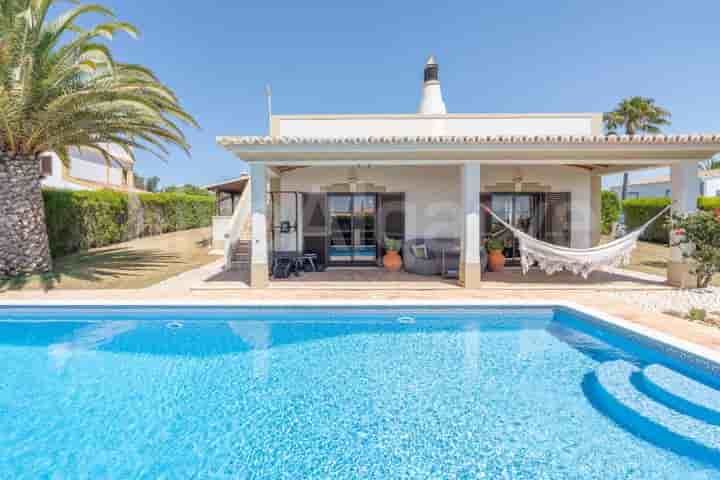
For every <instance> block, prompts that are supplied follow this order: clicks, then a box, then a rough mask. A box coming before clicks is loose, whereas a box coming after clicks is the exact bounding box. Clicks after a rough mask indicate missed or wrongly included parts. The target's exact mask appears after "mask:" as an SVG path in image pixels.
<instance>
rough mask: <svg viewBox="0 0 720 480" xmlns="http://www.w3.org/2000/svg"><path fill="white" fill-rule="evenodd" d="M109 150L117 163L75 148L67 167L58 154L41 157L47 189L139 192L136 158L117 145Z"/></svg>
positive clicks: (94, 153)
mask: <svg viewBox="0 0 720 480" xmlns="http://www.w3.org/2000/svg"><path fill="white" fill-rule="evenodd" d="M108 151H109V152H110V153H111V154H112V155H113V156H114V157H115V158H114V159H113V160H110V161H108V160H106V159H105V158H104V157H103V156H102V155H101V154H100V153H99V152H96V151H94V150H88V149H71V151H70V163H69V165H65V164H63V162H61V161H60V158H59V157H58V156H57V154H55V153H52V152H48V153H45V154H43V155H41V156H40V161H41V164H42V175H43V181H42V185H43V187H47V188H65V189H70V190H100V189H103V188H107V189H111V190H119V191H136V190H137V189H136V188H135V185H134V175H133V166H134V165H133V160H132V158H130V157H129V156H128V155H127V153H125V152H124V151H123V150H122V149H121V148H119V147H116V146H113V145H111V146H109V147H108Z"/></svg>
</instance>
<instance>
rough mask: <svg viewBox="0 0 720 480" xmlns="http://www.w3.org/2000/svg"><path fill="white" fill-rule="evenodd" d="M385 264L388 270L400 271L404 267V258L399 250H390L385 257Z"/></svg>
mask: <svg viewBox="0 0 720 480" xmlns="http://www.w3.org/2000/svg"><path fill="white" fill-rule="evenodd" d="M383 266H384V267H385V270H387V271H388V272H399V271H400V269H401V268H402V258H401V257H400V254H399V253H398V252H393V251H391V250H390V251H388V252H387V253H386V254H385V256H384V257H383Z"/></svg>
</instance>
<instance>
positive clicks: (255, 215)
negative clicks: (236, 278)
mask: <svg viewBox="0 0 720 480" xmlns="http://www.w3.org/2000/svg"><path fill="white" fill-rule="evenodd" d="M250 188H252V190H251V192H252V196H251V202H252V203H251V205H252V206H251V214H252V245H251V248H250V252H251V253H250V255H251V259H250V287H251V288H265V287H267V286H268V277H269V270H268V238H267V198H268V195H267V170H266V167H265V164H264V163H251V164H250Z"/></svg>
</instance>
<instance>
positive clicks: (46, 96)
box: [0, 0, 198, 161]
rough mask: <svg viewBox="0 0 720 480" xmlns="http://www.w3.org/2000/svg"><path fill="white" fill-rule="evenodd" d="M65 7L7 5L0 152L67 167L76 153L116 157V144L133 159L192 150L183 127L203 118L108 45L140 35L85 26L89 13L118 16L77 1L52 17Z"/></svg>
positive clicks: (0, 66) (9, 1) (0, 48)
mask: <svg viewBox="0 0 720 480" xmlns="http://www.w3.org/2000/svg"><path fill="white" fill-rule="evenodd" d="M59 3H60V0H0V150H5V151H13V152H16V153H19V154H26V155H32V154H38V153H41V152H44V151H55V152H56V153H57V154H58V156H60V158H61V159H63V160H65V161H66V160H67V158H68V155H69V153H70V152H71V151H72V150H73V149H75V148H83V149H91V150H94V151H96V152H99V153H100V154H101V155H103V157H106V158H112V156H113V154H112V151H111V149H109V148H108V145H111V144H112V145H116V146H117V147H118V148H119V149H120V150H121V151H123V152H125V153H126V154H127V155H129V156H131V157H133V158H134V155H135V152H137V151H147V152H149V153H151V154H152V155H155V156H158V157H160V158H166V157H167V155H168V154H169V152H170V149H169V146H171V145H173V146H176V147H178V148H180V149H182V150H184V151H186V152H189V149H190V145H189V144H188V142H187V139H186V138H185V135H184V133H183V130H182V128H181V125H180V124H185V125H190V126H193V127H197V126H198V124H197V122H196V120H195V119H194V118H193V117H192V115H190V114H189V113H188V112H187V111H186V110H185V109H184V108H183V107H182V106H181V104H180V102H179V101H178V98H177V96H176V95H175V93H174V92H173V91H172V90H171V89H170V88H168V87H167V86H166V85H164V84H163V83H162V82H161V81H160V80H159V79H158V77H157V76H156V75H155V74H154V73H153V72H152V71H151V70H150V69H148V68H146V67H144V66H142V65H135V64H125V63H121V62H118V61H117V60H116V59H115V58H114V56H113V54H112V50H111V49H110V48H109V46H108V45H107V44H106V43H105V42H107V41H108V40H111V39H112V38H113V37H114V35H115V34H117V33H119V32H123V33H127V34H129V35H131V36H133V37H137V36H138V35H139V32H138V30H137V29H136V28H135V27H134V26H133V25H131V24H129V23H127V22H122V21H116V20H111V21H106V22H102V23H97V24H96V25H94V26H92V27H90V28H81V27H80V26H79V25H78V24H77V22H78V21H79V19H82V18H84V17H85V16H87V15H90V14H94V15H96V14H100V15H101V16H105V17H111V18H114V15H113V12H112V11H110V10H109V9H107V8H105V7H103V6H100V5H97V4H81V3H79V2H77V1H72V2H71V3H73V4H74V6H73V7H72V8H70V9H68V10H67V11H65V12H63V13H61V14H60V15H59V16H57V17H56V18H54V19H48V14H49V12H51V11H53V8H54V7H55V6H56V4H59Z"/></svg>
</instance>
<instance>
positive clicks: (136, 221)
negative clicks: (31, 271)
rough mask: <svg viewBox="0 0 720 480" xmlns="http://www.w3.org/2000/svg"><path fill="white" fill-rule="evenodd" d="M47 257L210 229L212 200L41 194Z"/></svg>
mask: <svg viewBox="0 0 720 480" xmlns="http://www.w3.org/2000/svg"><path fill="white" fill-rule="evenodd" d="M43 197H44V200H45V222H46V224H47V230H48V237H49V239H50V251H51V254H52V256H53V257H60V256H63V255H67V254H70V253H74V252H77V251H82V250H87V249H89V248H96V247H104V246H106V245H111V244H113V243H118V242H122V241H125V240H129V239H132V238H136V237H138V236H149V235H157V234H160V233H167V232H175V231H180V230H187V229H190V228H198V227H206V226H208V225H210V222H211V219H212V215H213V212H214V209H215V200H214V198H213V197H209V196H196V195H185V194H174V193H160V194H152V193H148V194H140V195H132V196H128V195H127V194H125V193H121V192H114V191H111V190H100V191H71V190H44V191H43Z"/></svg>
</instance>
